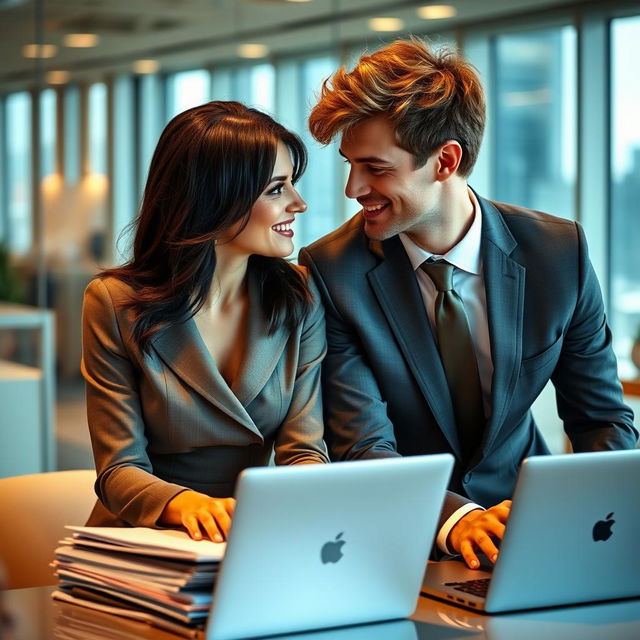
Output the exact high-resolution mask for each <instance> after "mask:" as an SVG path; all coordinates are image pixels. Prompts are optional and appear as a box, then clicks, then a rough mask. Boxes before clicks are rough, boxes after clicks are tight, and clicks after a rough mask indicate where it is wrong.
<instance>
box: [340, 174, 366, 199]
mask: <svg viewBox="0 0 640 640" xmlns="http://www.w3.org/2000/svg"><path fill="white" fill-rule="evenodd" d="M370 190H371V189H370V187H369V185H368V184H367V181H366V180H364V179H363V176H362V173H361V172H359V171H354V170H353V169H351V170H350V171H349V178H348V180H347V184H346V186H345V188H344V193H345V195H346V196H347V198H359V197H361V196H364V195H367V193H369V191H370Z"/></svg>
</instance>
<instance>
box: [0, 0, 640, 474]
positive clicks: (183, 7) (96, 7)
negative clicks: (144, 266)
mask: <svg viewBox="0 0 640 640" xmlns="http://www.w3.org/2000/svg"><path fill="white" fill-rule="evenodd" d="M409 33H414V34H417V35H421V36H424V37H426V38H428V39H429V40H431V42H432V43H433V45H434V46H443V45H450V46H455V47H458V48H460V49H461V50H462V51H463V53H464V55H465V56H466V57H467V58H468V59H469V60H470V61H471V62H472V63H473V64H474V65H475V66H476V67H477V68H478V70H479V71H480V73H481V76H482V78H483V81H484V84H485V87H486V90H487V99H488V127H487V131H486V135H485V140H484V143H483V148H482V152H481V154H480V158H479V160H478V163H477V166H476V168H475V170H474V172H473V174H472V176H471V178H470V184H471V185H472V186H474V187H475V188H476V189H477V190H478V191H479V192H480V193H481V194H482V195H484V196H487V197H490V198H493V199H497V200H502V201H508V202H512V203H516V204H519V205H524V206H527V207H531V208H535V209H540V210H543V211H547V212H550V213H553V214H555V215H557V216H562V217H566V218H570V219H576V220H579V221H580V222H581V223H582V224H583V225H584V228H585V231H586V234H587V237H588V240H589V246H590V252H591V258H592V261H593V263H594V266H595V269H596V272H597V274H598V277H599V280H600V283H601V286H602V288H603V293H604V296H605V302H606V305H607V310H608V318H609V322H610V325H611V327H612V330H613V335H614V344H615V350H616V353H617V356H618V360H619V369H620V376H621V378H622V379H624V380H625V381H628V382H629V384H628V385H627V389H628V390H629V391H630V392H633V391H634V388H635V389H636V392H637V388H638V386H639V385H637V382H636V384H635V385H634V380H636V379H637V378H638V375H639V374H640V370H639V369H638V367H639V366H640V221H639V220H638V206H639V203H640V117H638V114H639V113H640V72H638V61H639V60H640V2H638V1H637V0H636V1H634V2H629V1H625V0H609V1H607V2H602V1H601V0H591V1H589V0H581V1H579V2H576V1H567V0H486V1H484V0H483V1H480V0H451V1H449V2H447V3H446V4H444V0H443V1H442V2H438V3H436V2H426V0H423V1H407V0H396V1H391V0H308V1H306V2H305V1H302V0H108V1H107V0H37V1H36V0H0V299H2V298H3V299H5V300H9V301H13V302H21V303H26V304H31V305H36V306H39V307H41V308H50V309H52V310H53V312H54V315H55V327H56V328H55V336H54V339H53V340H52V344H53V347H54V349H55V356H54V358H55V360H54V362H55V366H54V367H53V369H54V377H55V378H56V385H55V388H56V411H55V414H54V415H53V419H52V420H48V421H47V420H45V421H44V422H43V421H42V417H43V416H42V412H43V410H42V407H39V406H38V399H42V397H43V394H42V392H41V390H42V385H43V384H44V379H45V378H46V377H47V376H49V377H51V373H50V372H47V371H44V372H43V371H41V370H40V369H41V368H42V367H39V365H41V361H40V360H39V358H38V348H37V346H38V345H37V344H36V342H37V338H35V337H34V335H33V334H34V331H33V329H28V330H27V329H15V328H12V329H2V328H0V361H4V362H7V361H10V362H12V363H18V366H22V367H24V368H23V369H20V371H18V370H17V369H16V368H15V367H13V368H7V367H5V368H4V369H3V368H2V367H1V366H0V397H1V398H4V400H3V403H8V404H9V405H10V406H13V407H14V410H13V413H12V412H11V411H8V410H6V406H7V405H6V404H5V410H4V411H3V410H2V408H0V444H1V445H2V446H0V450H5V451H6V450H7V449H6V447H9V448H11V447H13V448H16V449H17V448H18V447H19V446H21V444H20V443H22V447H23V448H24V446H26V445H25V442H27V441H22V440H21V438H22V437H24V433H26V431H27V428H26V427H25V426H24V424H23V421H28V420H37V421H39V424H40V425H41V424H44V426H43V427H38V434H39V435H37V436H34V437H42V435H43V430H44V431H46V429H50V430H51V432H52V437H53V445H52V447H53V448H52V449H51V451H49V453H50V454H51V455H53V462H52V463H51V464H52V465H53V466H52V468H60V469H64V468H76V467H85V466H91V465H92V458H91V454H90V450H89V446H88V433H87V430H86V418H85V416H84V406H83V387H82V382H81V380H80V377H79V360H80V312H81V303H82V294H83V291H84V287H85V286H86V284H87V283H88V282H89V280H90V279H91V278H92V277H93V275H94V274H95V273H96V271H97V270H98V269H99V268H100V266H108V265H112V264H115V263H118V262H121V261H122V260H123V259H124V257H126V256H127V253H128V239H129V238H128V236H126V235H123V230H124V229H125V227H126V225H127V224H128V223H129V222H130V221H131V220H132V219H133V218H134V217H135V215H136V212H137V209H138V206H139V203H140V197H141V193H142V189H143V187H144V181H145V176H146V172H147V168H148V164H149V160H150V157H151V154H152V152H153V149H154V146H155V143H156V141H157V138H158V136H159V134H160V132H161V130H162V128H163V127H164V125H165V124H166V123H167V122H168V120H169V119H170V118H171V117H172V116H173V115H175V114H176V113H178V112H180V111H182V110H184V109H186V108H188V107H190V106H193V105H196V104H199V103H202V102H204V101H207V100H211V99H224V100H227V99H233V100H240V101H242V102H245V103H247V104H250V105H253V106H256V107H258V108H261V109H264V110H266V111H268V112H270V113H271V114H273V115H274V116H275V117H276V118H277V119H278V120H280V121H281V122H283V123H284V124H285V125H286V126H288V127H290V128H292V129H293V130H295V131H296V132H298V133H299V134H300V135H301V136H302V137H303V139H304V140H305V142H306V143H307V145H308V147H309V152H310V161H309V168H308V170H307V173H306V174H305V176H304V177H303V179H302V180H301V183H300V191H301V193H302V195H303V197H304V198H305V199H306V201H307V203H308V211H307V213H306V214H305V215H303V216H301V217H300V218H298V220H297V222H296V238H295V240H296V245H297V247H300V246H303V245H305V244H307V243H309V242H311V241H313V240H314V239H316V238H318V237H319V236H321V235H323V234H325V233H327V232H329V231H330V230H332V229H333V228H335V227H336V226H337V225H338V224H340V223H341V222H342V221H343V220H345V219H346V218H348V217H349V216H350V215H352V214H353V213H354V212H355V211H356V210H357V205H356V206H354V203H352V202H349V201H348V200H347V199H346V198H345V197H344V193H343V189H344V182H345V177H346V167H345V165H344V164H343V162H342V160H341V158H340V157H339V155H338V153H337V150H336V148H335V145H332V146H329V147H327V148H322V147H320V146H319V145H317V144H316V143H315V142H313V140H312V139H311V138H310V136H309V134H308V133H307V130H306V117H307V114H308V111H309V108H310V105H311V104H313V102H314V96H315V95H316V93H317V92H318V90H319V88H320V86H321V83H322V81H323V79H324V78H326V77H327V76H328V75H330V74H331V73H332V71H333V70H335V69H336V68H337V67H338V66H339V65H340V64H345V65H347V66H349V65H351V64H353V62H354V61H355V60H356V59H357V58H358V57H359V55H360V54H361V53H362V52H363V51H367V50H369V51H373V50H375V49H377V48H378V47H379V46H381V45H383V44H384V43H385V42H388V41H390V40H393V39H395V38H397V37H403V36H406V35H407V34H409ZM0 313H1V311H0ZM1 326H2V325H1V323H0V327H1ZM634 345H636V346H635V350H634ZM634 351H635V353H636V354H637V355H636V359H637V363H638V364H637V365H636V364H634V362H633V357H632V354H633V353H634ZM28 369H32V370H35V371H36V373H35V374H34V375H33V376H32V378H29V376H28V375H27V374H28ZM16 372H17V373H16ZM20 380H22V381H23V383H22V384H18V385H17V386H15V384H16V381H18V382H19V381H20ZM28 380H31V383H30V384H27V382H25V381H28ZM11 384H13V385H14V386H10V385H11ZM3 388H4V391H3ZM16 389H17V391H14V390H16ZM34 393H35V394H36V395H33V394H34ZM3 394H4V395H3ZM20 394H23V395H20ZM29 394H32V395H31V396H30V395H29ZM31 398H35V399H36V400H35V401H32V400H31ZM628 400H629V402H630V404H632V405H635V406H634V409H636V413H638V410H639V409H640V402H639V400H638V399H637V398H635V397H634V396H633V395H630V396H628ZM535 411H536V415H537V417H538V419H539V421H540V423H541V426H542V427H543V431H544V432H545V435H546V437H547V438H548V440H549V442H550V444H551V447H552V449H553V450H554V451H562V450H563V449H564V446H565V443H564V439H563V436H562V431H561V426H560V423H559V420H558V418H557V415H556V414H555V403H554V397H553V391H552V390H551V389H550V388H549V389H546V390H545V391H544V392H543V395H542V397H541V399H540V400H539V402H538V403H537V404H536V408H535ZM45 413H46V412H45ZM36 414H37V415H36ZM636 424H638V419H636ZM36 448H37V447H36ZM34 451H35V449H34ZM7 455H8V454H7ZM32 458H33V465H34V467H33V468H29V457H28V456H27V457H25V464H24V465H23V466H22V467H21V472H24V473H28V472H32V471H39V470H42V469H41V467H42V466H43V465H44V466H45V467H46V461H45V462H43V460H44V458H46V455H45V454H44V453H43V452H42V451H40V450H38V452H36V453H34V454H33V456H32ZM3 460H4V459H3ZM38 465H39V466H38ZM1 471H2V470H1V469H0V475H2V473H1ZM5 475H6V474H5Z"/></svg>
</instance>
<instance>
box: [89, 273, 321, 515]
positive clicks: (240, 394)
mask: <svg viewBox="0 0 640 640" xmlns="http://www.w3.org/2000/svg"><path fill="white" fill-rule="evenodd" d="M296 268H297V267H296ZM129 292H130V288H129V286H128V285H126V284H124V283H122V282H121V281H119V280H117V279H115V278H98V279H96V280H93V281H92V282H91V283H90V284H89V286H88V287H87V290H86V292H85V297H84V308H83V334H82V341H83V357H82V366H81V368H82V374H83V375H84V377H85V380H86V396H87V415H88V422H89V431H90V433H91V442H92V446H93V454H94V458H95V462H96V471H97V480H96V485H95V487H96V493H97V495H98V498H99V501H98V503H97V504H96V506H95V508H94V510H93V512H92V514H91V516H90V518H89V521H88V523H87V524H89V525H94V526H95V525H102V526H126V525H133V526H149V527H153V526H156V523H157V519H158V517H159V516H160V514H161V513H162V511H163V509H164V507H165V505H166V504H167V502H168V501H169V500H171V498H173V497H174V496H175V495H177V494H178V493H180V492H181V491H183V490H184V489H185V488H190V489H194V490H196V491H200V492H202V493H206V494H208V495H211V496H215V497H227V496H230V495H232V494H233V490H234V486H235V482H236V479H237V477H238V474H239V473H240V472H241V471H242V470H243V469H245V468H246V467H249V466H257V465H264V464H267V463H268V461H269V458H270V456H271V453H272V451H273V449H274V448H275V462H276V464H298V463H310V462H328V458H327V453H326V446H325V444H324V441H323V439H322V434H323V423H322V401H321V394H320V365H321V362H322V359H323V358H324V355H325V352H326V339H325V327H324V313H323V309H322V306H321V304H320V302H319V299H318V296H317V293H316V292H315V290H314V303H313V306H312V310H311V312H310V313H309V314H308V315H307V317H306V319H305V321H304V322H303V323H301V324H300V326H299V327H297V329H296V330H295V331H294V332H290V331H289V330H287V329H286V328H284V327H281V328H280V329H278V330H277V331H276V332H275V334H272V335H269V334H268V333H267V324H266V320H265V318H264V315H263V312H262V308H261V305H260V298H259V291H258V287H257V283H256V282H255V281H254V279H253V277H252V276H251V273H250V272H249V320H248V337H247V348H246V353H245V358H244V361H243V364H242V368H241V375H239V376H238V382H237V384H234V387H233V388H230V387H229V385H228V384H227V383H226V381H225V380H224V378H223V377H222V375H221V374H220V372H219V371H218V369H217V367H216V364H215V362H214V360H213V358H212V356H211V354H210V352H209V350H208V349H207V347H206V346H205V344H204V342H203V340H202V338H201V337H200V333H199V331H198V329H197V328H196V324H195V322H194V320H193V319H190V320H188V321H186V322H184V323H182V324H179V325H174V326H172V327H168V328H165V329H163V330H161V331H159V332H158V333H157V334H156V335H155V336H154V338H153V339H152V343H151V348H150V351H149V352H148V353H146V354H145V353H142V352H141V351H140V349H139V348H138V347H137V345H136V343H135V342H134V340H133V339H132V328H133V319H134V315H133V312H132V311H131V310H128V309H125V308H124V307H123V302H125V301H126V300H127V298H128V294H129Z"/></svg>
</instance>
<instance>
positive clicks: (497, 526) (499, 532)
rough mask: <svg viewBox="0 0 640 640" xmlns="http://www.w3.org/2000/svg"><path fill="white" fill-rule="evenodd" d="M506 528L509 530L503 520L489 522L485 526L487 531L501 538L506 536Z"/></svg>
mask: <svg viewBox="0 0 640 640" xmlns="http://www.w3.org/2000/svg"><path fill="white" fill-rule="evenodd" d="M506 530H507V527H505V525H503V524H502V522H497V521H494V522H488V523H487V526H486V527H485V531H487V532H488V533H490V534H491V535H492V536H495V537H496V538H499V539H500V540H502V538H504V532H505V531H506Z"/></svg>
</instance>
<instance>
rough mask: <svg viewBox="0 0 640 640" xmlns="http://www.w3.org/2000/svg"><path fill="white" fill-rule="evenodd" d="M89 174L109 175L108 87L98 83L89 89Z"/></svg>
mask: <svg viewBox="0 0 640 640" xmlns="http://www.w3.org/2000/svg"><path fill="white" fill-rule="evenodd" d="M88 99H89V111H88V120H89V131H88V134H89V148H88V152H89V167H88V169H89V173H92V174H100V175H106V173H107V87H106V85H105V84H104V83H102V82H97V83H96V84H92V85H91V87H89V96H88Z"/></svg>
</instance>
